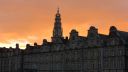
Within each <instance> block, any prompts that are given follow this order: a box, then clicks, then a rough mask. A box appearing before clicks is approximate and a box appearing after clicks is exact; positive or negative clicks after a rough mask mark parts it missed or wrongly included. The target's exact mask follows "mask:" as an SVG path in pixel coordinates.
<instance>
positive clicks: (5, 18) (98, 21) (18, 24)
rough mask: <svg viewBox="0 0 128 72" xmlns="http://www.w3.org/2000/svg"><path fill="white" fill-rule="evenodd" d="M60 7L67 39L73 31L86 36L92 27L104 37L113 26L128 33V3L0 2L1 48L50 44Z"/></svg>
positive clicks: (118, 0) (117, 0) (115, 0)
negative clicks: (43, 41)
mask: <svg viewBox="0 0 128 72" xmlns="http://www.w3.org/2000/svg"><path fill="white" fill-rule="evenodd" d="M58 7H59V8H60V12H61V17H62V26H63V31H64V36H68V35H69V32H70V31H71V29H76V30H78V31H79V34H80V35H83V36H86V35H87V30H88V28H89V27H90V26H91V25H93V26H96V27H97V28H98V29H99V33H103V34H108V31H109V27H110V26H111V25H114V26H116V27H117V28H118V29H119V30H122V31H128V0H0V47H4V46H5V47H10V46H12V47H15V44H16V43H19V44H20V47H21V48H24V47H25V45H26V44H27V43H30V44H32V45H33V43H34V42H37V43H38V44H42V40H43V39H44V38H46V39H48V41H50V40H51V36H52V29H53V25H54V18H55V14H56V11H57V8H58Z"/></svg>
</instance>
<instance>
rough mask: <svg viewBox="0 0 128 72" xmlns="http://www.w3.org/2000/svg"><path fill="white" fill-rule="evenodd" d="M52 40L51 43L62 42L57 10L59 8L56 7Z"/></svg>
mask: <svg viewBox="0 0 128 72" xmlns="http://www.w3.org/2000/svg"><path fill="white" fill-rule="evenodd" d="M52 42H53V43H62V42H63V30H62V27H61V15H60V12H59V8H58V10H57V13H56V18H55V23H54V29H53V36H52Z"/></svg>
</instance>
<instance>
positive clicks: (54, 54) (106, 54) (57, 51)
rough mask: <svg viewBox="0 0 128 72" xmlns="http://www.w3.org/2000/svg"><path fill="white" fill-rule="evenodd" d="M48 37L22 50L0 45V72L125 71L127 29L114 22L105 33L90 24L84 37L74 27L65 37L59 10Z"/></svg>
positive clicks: (127, 59)
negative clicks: (41, 42)
mask: <svg viewBox="0 0 128 72" xmlns="http://www.w3.org/2000/svg"><path fill="white" fill-rule="evenodd" d="M51 39H52V41H51V42H48V41H47V40H46V39H44V40H43V44H42V45H38V44H37V43H34V45H33V46H31V45H30V44H27V45H26V49H25V50H22V49H20V48H19V44H16V48H0V72H128V32H124V31H120V30H118V29H117V28H116V27H115V26H111V27H110V30H109V34H108V35H104V34H99V33H98V29H97V28H95V27H94V26H91V27H90V28H89V30H88V35H87V37H85V36H79V33H78V31H77V30H75V29H73V30H71V32H70V36H69V37H64V36H63V29H62V27H61V15H60V12H59V10H58V11H57V14H56V18H55V23H54V29H53V36H52V37H51Z"/></svg>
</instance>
